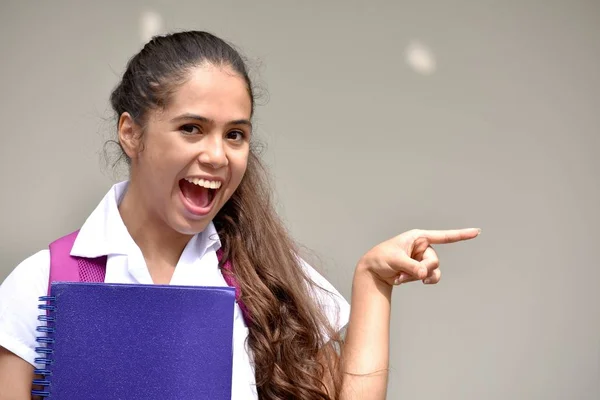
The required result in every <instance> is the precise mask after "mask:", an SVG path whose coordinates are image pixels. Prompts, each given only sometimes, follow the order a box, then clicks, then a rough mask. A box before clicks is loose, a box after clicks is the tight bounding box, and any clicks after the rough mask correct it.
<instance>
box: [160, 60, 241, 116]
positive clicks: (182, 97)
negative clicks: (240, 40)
mask: <svg viewBox="0 0 600 400" xmlns="http://www.w3.org/2000/svg"><path fill="white" fill-rule="evenodd" d="M251 112H252V104H251V100H250V94H249V93H248V87H247V85H246V82H245V80H244V78H243V77H241V76H240V75H239V74H237V73H236V72H235V71H233V69H231V67H229V66H214V65H210V64H206V65H202V66H198V67H195V68H194V69H192V70H191V71H190V72H189V76H188V79H187V80H186V82H185V83H184V84H183V85H181V86H180V87H179V88H178V89H177V90H176V91H175V92H174V93H173V95H172V97H171V101H170V103H169V106H168V107H167V108H166V109H165V110H164V114H166V116H169V117H172V116H173V115H178V114H184V113H190V114H197V115H201V116H203V117H206V118H210V119H212V120H215V121H217V122H222V123H226V122H228V121H232V120H240V119H250V114H251Z"/></svg>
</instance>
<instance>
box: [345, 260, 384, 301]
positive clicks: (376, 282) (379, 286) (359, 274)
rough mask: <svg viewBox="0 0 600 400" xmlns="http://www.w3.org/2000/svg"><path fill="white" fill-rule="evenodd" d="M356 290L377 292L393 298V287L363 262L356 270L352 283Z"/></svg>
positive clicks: (360, 262)
mask: <svg viewBox="0 0 600 400" xmlns="http://www.w3.org/2000/svg"><path fill="white" fill-rule="evenodd" d="M352 287H353V289H354V290H360V291H373V290H375V291H377V292H379V293H381V294H384V295H385V296H386V297H389V296H391V293H392V289H393V288H394V286H393V285H390V284H389V283H387V282H386V281H384V280H383V279H381V278H380V277H379V276H377V274H375V273H374V272H373V270H372V269H371V268H370V267H369V265H368V264H367V263H365V262H364V261H363V260H361V261H359V263H358V264H357V266H356V269H355V270H354V278H353V282H352Z"/></svg>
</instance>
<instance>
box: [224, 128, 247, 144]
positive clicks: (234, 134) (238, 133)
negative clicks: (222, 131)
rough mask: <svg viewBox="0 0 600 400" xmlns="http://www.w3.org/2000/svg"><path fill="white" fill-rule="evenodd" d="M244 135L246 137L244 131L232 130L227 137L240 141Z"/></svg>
mask: <svg viewBox="0 0 600 400" xmlns="http://www.w3.org/2000/svg"><path fill="white" fill-rule="evenodd" d="M244 137H246V135H245V134H244V132H242V131H230V132H227V139H231V140H233V141H235V142H239V141H242V140H244Z"/></svg>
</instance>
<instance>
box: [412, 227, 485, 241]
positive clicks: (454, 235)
mask: <svg viewBox="0 0 600 400" xmlns="http://www.w3.org/2000/svg"><path fill="white" fill-rule="evenodd" d="M480 233H481V229H478V228H467V229H451V230H444V231H421V232H420V235H419V236H420V237H422V238H425V239H427V240H428V241H429V243H431V244H448V243H456V242H460V241H463V240H470V239H473V238H475V237H477V236H479V234H480Z"/></svg>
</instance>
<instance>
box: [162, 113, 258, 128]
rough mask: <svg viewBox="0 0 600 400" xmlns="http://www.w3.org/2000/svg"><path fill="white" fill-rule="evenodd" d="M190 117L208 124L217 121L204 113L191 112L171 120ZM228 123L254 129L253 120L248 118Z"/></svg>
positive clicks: (188, 118)
mask: <svg viewBox="0 0 600 400" xmlns="http://www.w3.org/2000/svg"><path fill="white" fill-rule="evenodd" d="M190 119H194V120H196V121H201V122H204V123H206V124H211V125H214V123H215V121H214V120H212V119H210V118H206V117H203V116H202V115H197V114H190V113H186V114H181V115H179V116H177V117H175V118H173V119H172V120H171V122H177V121H182V120H190ZM227 125H246V126H247V127H249V128H250V129H252V122H250V121H249V120H247V119H236V120H233V121H229V122H228V123H227Z"/></svg>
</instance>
